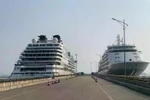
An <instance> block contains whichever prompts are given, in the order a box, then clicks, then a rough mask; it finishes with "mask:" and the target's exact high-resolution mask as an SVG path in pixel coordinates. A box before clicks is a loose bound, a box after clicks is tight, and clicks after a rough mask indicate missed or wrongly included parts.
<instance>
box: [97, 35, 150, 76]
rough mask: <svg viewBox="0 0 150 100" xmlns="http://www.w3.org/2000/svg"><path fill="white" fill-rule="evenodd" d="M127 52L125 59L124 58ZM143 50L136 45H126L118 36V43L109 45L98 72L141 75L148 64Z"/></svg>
mask: <svg viewBox="0 0 150 100" xmlns="http://www.w3.org/2000/svg"><path fill="white" fill-rule="evenodd" d="M124 52H125V60H124ZM148 64H149V62H146V61H144V60H143V57H142V52H141V51H139V50H137V48H136V46H135V45H127V44H126V45H124V44H123V43H122V41H121V39H120V35H118V36H117V44H115V45H111V46H108V47H107V50H105V52H104V54H103V55H102V57H101V60H100V62H99V65H98V67H99V70H98V74H101V75H127V76H139V75H140V74H141V73H142V72H143V71H144V70H145V69H146V68H147V66H148Z"/></svg>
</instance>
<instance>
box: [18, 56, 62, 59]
mask: <svg viewBox="0 0 150 100" xmlns="http://www.w3.org/2000/svg"><path fill="white" fill-rule="evenodd" d="M19 58H20V59H22V58H62V57H60V56H20V57H19Z"/></svg>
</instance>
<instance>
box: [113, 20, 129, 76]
mask: <svg viewBox="0 0 150 100" xmlns="http://www.w3.org/2000/svg"><path fill="white" fill-rule="evenodd" d="M112 20H114V21H117V22H118V23H120V24H121V25H122V26H123V37H124V44H123V45H124V69H125V71H124V75H125V76H126V52H125V45H126V40H125V39H126V36H125V30H126V27H127V26H128V24H126V23H125V19H123V21H120V20H117V19H115V18H112Z"/></svg>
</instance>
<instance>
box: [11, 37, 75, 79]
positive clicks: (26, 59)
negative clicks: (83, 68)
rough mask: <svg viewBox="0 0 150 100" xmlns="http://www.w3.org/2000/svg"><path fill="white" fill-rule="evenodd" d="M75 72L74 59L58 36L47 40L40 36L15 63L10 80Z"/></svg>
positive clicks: (33, 40)
mask: <svg viewBox="0 0 150 100" xmlns="http://www.w3.org/2000/svg"><path fill="white" fill-rule="evenodd" d="M74 71H75V59H74V58H73V56H72V55H71V53H70V52H69V51H67V49H66V47H65V45H64V44H63V42H62V40H61V37H60V36H59V35H54V36H53V39H51V40H48V39H47V37H46V36H45V35H40V36H39V39H38V40H37V41H36V40H35V39H32V43H30V44H28V45H27V47H26V49H25V50H24V51H23V52H22V53H21V55H20V57H19V60H18V61H17V62H16V64H15V67H14V70H13V72H12V74H11V76H10V77H11V78H23V77H43V76H50V77H52V76H57V75H70V74H73V73H74Z"/></svg>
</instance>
